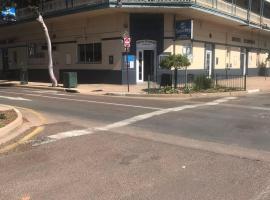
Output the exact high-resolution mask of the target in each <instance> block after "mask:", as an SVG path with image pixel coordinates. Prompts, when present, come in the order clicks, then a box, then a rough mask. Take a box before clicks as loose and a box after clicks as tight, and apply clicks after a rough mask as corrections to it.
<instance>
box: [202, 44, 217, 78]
mask: <svg viewBox="0 0 270 200" xmlns="http://www.w3.org/2000/svg"><path fill="white" fill-rule="evenodd" d="M208 53H209V54H210V63H209V69H208V67H207V60H206V58H207V54H208ZM214 58H215V45H214V44H213V43H205V50H204V70H205V71H207V76H208V77H209V78H210V77H211V76H212V74H213V73H214V69H215V59H214Z"/></svg>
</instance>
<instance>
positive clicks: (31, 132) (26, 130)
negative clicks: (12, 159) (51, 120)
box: [0, 106, 46, 155]
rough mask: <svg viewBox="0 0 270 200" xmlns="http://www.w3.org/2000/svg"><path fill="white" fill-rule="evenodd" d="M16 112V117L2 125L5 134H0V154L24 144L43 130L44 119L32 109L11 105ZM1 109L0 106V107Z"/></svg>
mask: <svg viewBox="0 0 270 200" xmlns="http://www.w3.org/2000/svg"><path fill="white" fill-rule="evenodd" d="M8 107H9V108H13V109H14V110H15V111H16V113H17V118H16V120H14V121H13V122H12V123H10V124H8V125H7V126H5V127H4V129H6V130H7V131H5V134H3V132H2V131H1V135H0V155H1V154H6V153H9V152H10V151H12V150H15V149H16V148H17V147H19V146H20V145H23V144H26V143H27V142H28V141H29V140H30V139H32V138H34V137H35V136H37V135H38V134H40V133H41V132H42V131H43V130H44V125H45V123H46V119H45V118H44V117H43V115H42V114H41V113H39V112H37V111H35V110H33V109H29V108H23V107H16V108H15V107H11V106H7V108H8ZM0 109H1V107H0Z"/></svg>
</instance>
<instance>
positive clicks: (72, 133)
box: [36, 98, 229, 146]
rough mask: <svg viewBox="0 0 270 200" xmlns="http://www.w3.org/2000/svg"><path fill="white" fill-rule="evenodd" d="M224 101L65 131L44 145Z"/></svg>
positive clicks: (170, 109)
mask: <svg viewBox="0 0 270 200" xmlns="http://www.w3.org/2000/svg"><path fill="white" fill-rule="evenodd" d="M221 100H222V101H221ZM226 101H229V99H228V98H222V99H220V101H218V100H215V101H213V102H208V103H200V104H196V105H184V106H179V107H174V108H167V109H160V110H157V111H154V112H150V113H146V114H142V115H137V116H134V117H131V118H129V119H125V120H122V121H119V122H115V123H112V124H109V125H105V126H103V127H96V128H93V129H91V128H89V129H82V130H72V131H67V132H61V133H58V134H55V135H50V136H48V138H50V139H51V140H49V141H45V143H50V142H55V141H57V140H60V139H65V138H70V137H77V136H83V135H89V134H94V133H95V132H98V131H109V130H111V129H115V128H120V127H124V126H128V125H130V124H134V123H136V122H139V121H143V120H146V119H149V118H152V117H154V116H159V115H163V114H167V113H170V112H178V111H182V110H186V109H192V108H197V107H202V106H209V105H212V104H211V103H214V105H217V104H219V103H221V102H222V103H223V102H226ZM43 144H44V143H43ZM39 145H40V144H39ZM36 146H37V145H36Z"/></svg>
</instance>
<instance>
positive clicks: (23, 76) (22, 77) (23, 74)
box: [20, 69, 28, 85]
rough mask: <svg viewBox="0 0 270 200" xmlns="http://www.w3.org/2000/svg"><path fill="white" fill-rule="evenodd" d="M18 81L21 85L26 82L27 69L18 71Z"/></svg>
mask: <svg viewBox="0 0 270 200" xmlns="http://www.w3.org/2000/svg"><path fill="white" fill-rule="evenodd" d="M20 82H21V85H26V84H28V71H27V69H21V71H20Z"/></svg>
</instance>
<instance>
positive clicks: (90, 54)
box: [78, 43, 102, 63]
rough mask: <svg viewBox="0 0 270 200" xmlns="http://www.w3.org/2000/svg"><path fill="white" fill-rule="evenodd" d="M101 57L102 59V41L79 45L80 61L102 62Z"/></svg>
mask: <svg viewBox="0 0 270 200" xmlns="http://www.w3.org/2000/svg"><path fill="white" fill-rule="evenodd" d="M101 59H102V48H101V43H91V44H79V45H78V61H79V62H80V63H100V62H101Z"/></svg>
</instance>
